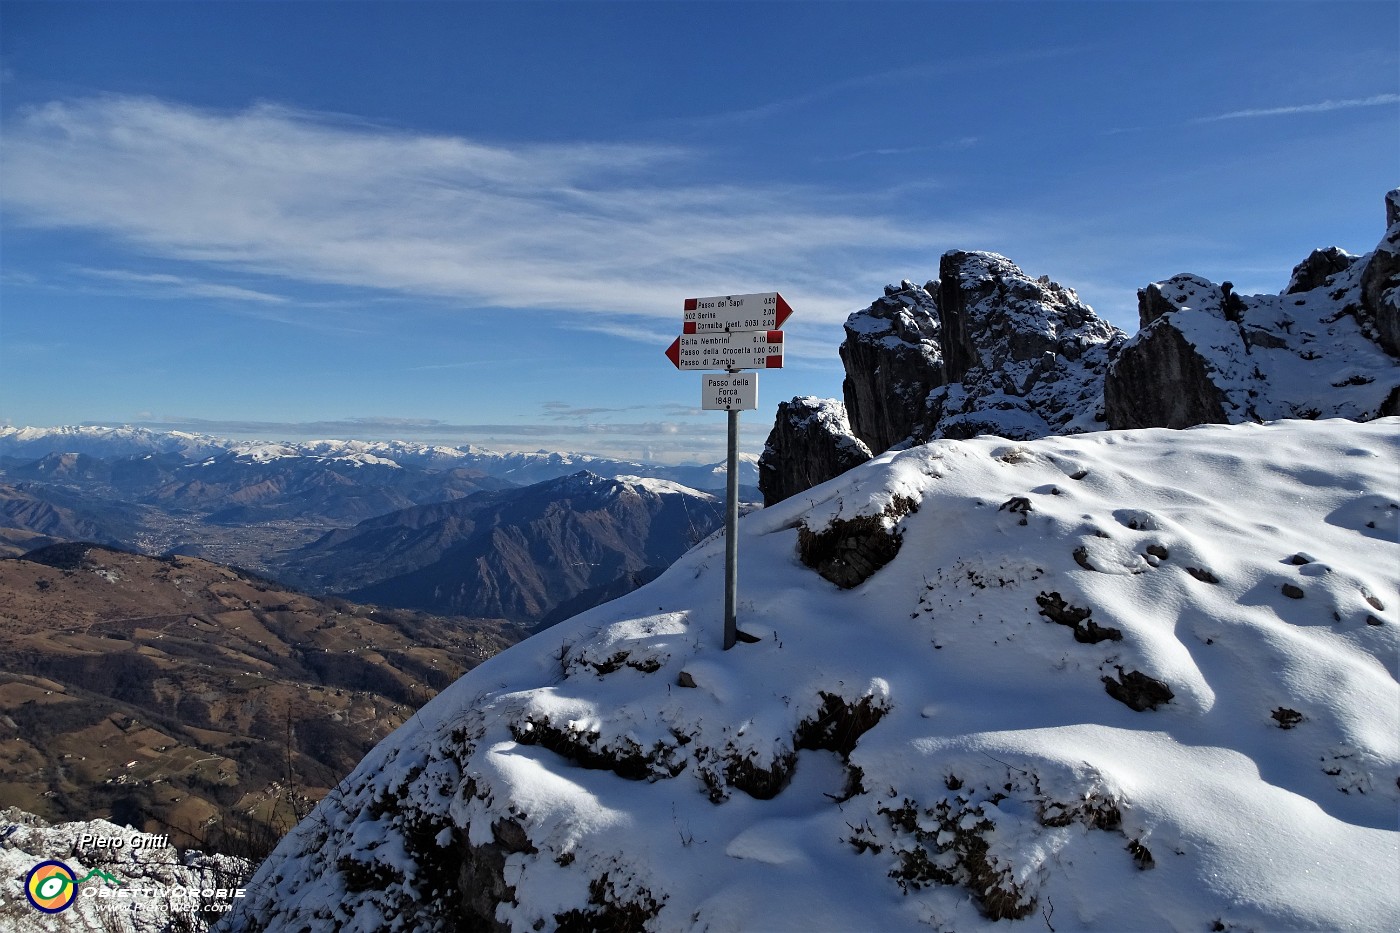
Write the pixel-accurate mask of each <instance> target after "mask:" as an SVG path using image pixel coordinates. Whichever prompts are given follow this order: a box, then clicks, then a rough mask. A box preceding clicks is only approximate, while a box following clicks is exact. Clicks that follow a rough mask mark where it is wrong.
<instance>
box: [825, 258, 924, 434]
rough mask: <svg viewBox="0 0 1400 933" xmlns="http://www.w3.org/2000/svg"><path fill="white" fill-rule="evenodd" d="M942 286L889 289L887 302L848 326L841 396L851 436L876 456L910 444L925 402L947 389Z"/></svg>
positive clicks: (911, 285)
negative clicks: (940, 316) (940, 307)
mask: <svg viewBox="0 0 1400 933" xmlns="http://www.w3.org/2000/svg"><path fill="white" fill-rule="evenodd" d="M937 289H938V283H937V282H929V283H928V284H927V285H926V286H925V287H923V288H920V287H919V286H917V285H915V284H914V283H912V282H910V281H909V280H907V279H906V280H905V281H903V282H901V283H900V284H899V285H898V286H894V285H887V286H885V294H884V296H883V297H881V298H878V299H876V300H875V301H874V302H873V303H872V304H871V305H870V307H869V308H866V309H864V310H862V311H857V312H856V313H854V314H852V315H851V316H850V317H849V318H847V320H846V339H845V340H844V341H843V342H842V344H841V362H842V363H843V364H844V365H845V367H846V378H845V380H844V381H843V382H842V384H841V391H842V393H843V394H844V395H845V398H846V413H847V415H848V417H849V419H850V423H851V430H852V432H853V433H854V434H855V436H856V437H858V438H860V440H861V442H862V443H864V444H865V446H866V447H868V448H870V450H872V451H879V452H882V451H885V450H888V449H889V448H891V447H893V446H894V445H895V444H898V443H900V442H901V441H903V440H905V439H907V438H908V437H909V436H910V434H911V433H913V432H914V430H915V428H916V427H918V426H919V425H920V424H921V423H922V422H923V418H924V400H925V399H926V398H927V397H928V394H929V392H930V390H932V389H934V388H936V387H937V386H940V385H942V384H943V382H944V379H943V354H942V350H941V349H940V347H939V339H938V332H939V323H938V302H937V300H936V299H935V298H934V292H936V291H937Z"/></svg>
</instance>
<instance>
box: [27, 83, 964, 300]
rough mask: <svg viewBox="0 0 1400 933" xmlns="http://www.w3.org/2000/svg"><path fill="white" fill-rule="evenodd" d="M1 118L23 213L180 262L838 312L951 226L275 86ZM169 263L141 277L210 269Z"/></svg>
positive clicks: (648, 151)
mask: <svg viewBox="0 0 1400 933" xmlns="http://www.w3.org/2000/svg"><path fill="white" fill-rule="evenodd" d="M4 129H5V141H6V144H5V147H4V149H3V151H0V170H3V173H4V176H5V178H6V189H7V190H6V198H5V209H6V211H7V212H8V213H9V216H10V218H11V219H12V220H15V221H18V222H21V223H25V224H30V225H34V226H38V227H44V228H72V229H81V230H86V231H96V232H99V233H102V234H106V235H108V236H110V237H112V238H114V239H116V240H118V241H120V242H122V243H124V244H126V245H128V246H129V247H131V248H134V249H139V250H140V251H141V252H143V253H145V254H147V255H153V256H156V257H160V258H165V259H167V260H178V261H182V262H193V263H203V264H206V265H208V266H211V267H214V268H222V269H224V270H237V271H238V272H241V273H255V274H259V275H266V276H273V277H280V278H283V279H286V280H290V281H297V282H309V283H315V284H323V285H337V286H350V287H357V288H370V289H379V290H383V291H386V292H391V293H398V294H407V295H412V296H430V297H437V298H445V299H449V300H452V301H457V302H461V303H463V304H470V305H483V306H495V307H507V308H516V307H534V308H558V309H569V310H577V311H583V312H594V313H595V314H596V315H598V316H600V317H602V318H607V319H611V320H613V321H618V320H620V319H625V318H627V317H634V318H635V317H638V316H644V317H653V318H656V317H665V318H668V319H669V318H670V317H673V316H674V314H675V312H676V309H675V308H673V307H671V306H670V304H669V303H664V304H663V303H661V302H659V301H658V295H676V294H682V293H685V294H688V293H690V292H691V291H692V290H694V289H697V288H699V289H705V288H711V289H713V290H714V291H715V292H719V291H734V290H736V289H742V288H746V287H751V288H753V289H754V290H761V289H762V288H764V287H772V283H773V281H774V279H775V277H780V278H781V280H782V281H783V282H788V283H792V284H791V285H790V286H788V287H790V288H791V289H792V290H793V292H794V293H805V294H808V295H811V296H812V297H813V298H814V299H815V300H818V301H820V302H821V303H820V304H816V305H813V306H812V307H811V308H810V309H809V308H808V307H804V314H806V313H816V314H825V315H828V316H832V317H834V316H836V315H844V313H846V312H847V311H849V310H850V308H851V307H853V306H854V305H855V304H858V303H863V302H861V301H860V299H859V298H858V297H857V295H856V294H855V293H854V292H850V290H851V288H852V285H851V283H852V282H858V281H859V280H860V278H861V276H860V274H859V270H860V269H861V268H862V266H863V265H864V264H865V262H866V261H868V258H869V257H871V256H875V255H880V256H884V257H886V258H888V256H890V255H891V254H899V253H900V252H901V251H905V252H907V251H914V250H917V249H919V248H921V247H923V246H925V244H927V243H928V242H930V241H931V240H932V239H934V238H935V236H937V234H935V233H933V232H931V231H930V230H929V229H928V228H927V227H925V228H922V229H920V228H916V227H914V226H913V225H911V224H909V223H908V222H907V220H904V221H897V220H895V219H893V218H888V217H882V216H879V215H872V214H871V212H870V211H869V210H868V208H867V207H864V206H862V205H861V204H859V203H856V202H855V201H853V200H850V199H847V198H843V197H841V196H838V195H835V194H831V193H828V192H822V191H819V190H815V189H808V188H799V187H794V186H773V185H766V186H762V185H742V184H727V185H726V184H709V185H696V184H692V183H689V182H688V181H687V172H686V166H687V165H688V162H689V160H690V158H691V155H690V154H689V153H687V152H684V151H682V150H679V149H676V148H673V147H664V146H653V145H643V144H611V145H601V144H589V143H575V144H567V145H534V144H532V145H524V144H522V145H502V144H486V143H481V142H476V141H473V140H469V139H465V138H462V137H455V136H432V135H426V134H421V133H409V132H404V131H401V130H395V129H387V128H383V127H378V126H373V125H368V124H365V123H363V122H355V121H351V120H347V119H331V118H327V117H325V116H324V115H317V114H308V113H305V112H300V111H295V110H290V109H287V108H284V107H279V106H274V105H268V104H263V105H257V106H253V107H250V108H248V109H246V110H242V111H238V112H214V111H208V110H200V109H195V108H191V107H186V106H182V105H178V104H174V103H170V102H167V101H161V100H155V99H150V98H137V97H121V96H109V97H100V98H92V99H86V100H78V101H66V102H54V103H50V104H47V105H45V106H42V107H38V108H33V109H30V110H28V111H25V112H23V113H20V114H18V115H16V116H15V117H14V118H13V119H11V120H10V121H8V122H7V124H6V126H5V128H4ZM942 236H944V237H945V238H950V236H951V234H950V233H948V232H944V233H943V234H942ZM157 278H158V277H151V278H150V279H148V280H147V281H146V284H148V285H151V286H156V285H163V286H167V287H171V288H177V287H186V288H191V289H193V288H196V287H197V286H195V285H194V284H192V283H189V282H182V281H181V280H179V279H178V278H177V277H171V279H172V280H164V279H161V280H157ZM133 281H134V280H133ZM837 282H841V283H843V285H842V286H840V287H834V286H833V283H837ZM229 288H237V287H235V286H229ZM204 289H205V292H206V296H208V297H230V298H233V297H240V298H243V299H247V300H252V301H263V302H266V303H275V302H276V300H277V299H276V296H275V295H273V294H271V293H270V292H269V293H262V294H259V293H258V292H256V291H254V290H249V291H245V292H238V291H222V294H214V292H219V291H221V289H219V288H218V287H216V286H212V285H206V286H204ZM848 292H850V293H849V294H848ZM785 294H786V292H785ZM838 309H839V310H838Z"/></svg>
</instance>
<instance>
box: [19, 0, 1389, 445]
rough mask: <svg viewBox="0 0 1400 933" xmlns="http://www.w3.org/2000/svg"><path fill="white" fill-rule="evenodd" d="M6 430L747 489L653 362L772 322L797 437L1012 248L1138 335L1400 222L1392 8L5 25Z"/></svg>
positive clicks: (576, 9) (472, 7)
mask: <svg viewBox="0 0 1400 933" xmlns="http://www.w3.org/2000/svg"><path fill="white" fill-rule="evenodd" d="M0 121H2V122H0V224H3V228H2V229H0V421H5V422H9V423H12V424H17V425H18V424H35V425H52V424H72V423H83V422H95V423H152V424H161V425H168V426H176V427H182V428H186V429H194V430H205V431H208V432H210V433H216V434H239V435H243V436H246V435H249V434H252V435H257V436H262V437H266V438H269V439H283V438H295V437H307V436H319V437H324V436H340V437H346V436H358V437H403V438H412V439H424V440H435V441H449V442H452V443H462V442H466V441H471V442H474V443H479V444H484V445H487V446H493V447H497V448H500V449H536V448H541V447H545V448H550V449H571V450H582V451H588V452H594V453H605V454H613V455H625V456H630V457H647V458H651V459H658V460H665V461H676V460H687V459H690V460H703V461H710V460H717V459H720V458H721V457H722V456H723V450H724V416H723V415H722V414H720V413H717V412H700V411H698V410H697V406H698V404H699V379H700V377H699V375H697V374H694V373H678V372H677V371H675V370H674V369H673V368H672V367H671V365H670V363H669V362H667V360H666V358H665V357H664V356H663V355H662V352H663V350H664V349H665V347H666V346H667V344H669V343H670V341H671V340H672V339H673V337H674V336H675V335H676V334H677V333H679V331H680V321H681V307H682V301H683V299H685V298H687V297H696V296H701V295H713V294H727V293H742V292H752V291H772V290H777V291H780V292H782V293H783V295H784V296H785V297H786V298H787V299H788V301H789V303H790V304H791V305H792V307H793V309H794V316H793V318H792V319H791V320H790V321H789V322H788V324H787V326H786V330H787V332H788V340H789V341H790V342H789V347H788V363H787V368H785V369H784V370H782V371H771V372H766V373H763V374H762V377H761V379H760V387H759V404H760V409H759V411H757V412H754V413H748V414H746V415H745V416H744V418H743V426H744V427H743V444H744V447H745V448H746V449H747V450H749V451H751V452H754V453H756V452H758V451H759V450H760V449H761V447H762V441H763V437H764V436H765V435H766V433H767V431H768V428H769V427H770V426H771V421H772V411H773V407H774V406H775V405H776V403H777V402H778V401H780V400H782V399H786V398H790V397H792V396H794V395H822V396H835V397H839V396H840V381H841V375H842V373H841V367H840V362H839V359H838V357H837V345H838V344H839V342H840V339H841V327H840V325H841V322H842V321H843V320H844V319H845V317H846V315H847V314H849V313H850V312H851V311H853V310H856V309H858V308H860V307H863V306H865V305H867V304H869V302H870V301H871V300H872V299H873V298H874V297H876V296H877V295H879V294H880V293H881V287H882V286H883V285H884V284H885V283H886V282H893V281H898V280H899V279H902V278H909V279H913V280H915V281H917V282H920V283H922V282H924V281H926V280H927V279H929V278H932V277H935V276H936V275H937V269H938V257H939V256H940V255H941V254H942V253H943V252H945V251H946V250H949V249H954V248H957V249H988V250H994V251H996V252H1000V253H1003V254H1005V255H1007V256H1009V257H1011V258H1012V259H1013V260H1014V261H1016V262H1017V263H1018V264H1019V265H1021V267H1022V268H1024V269H1025V270H1026V271H1028V272H1030V273H1031V274H1033V275H1040V274H1048V275H1050V276H1051V277H1052V278H1054V279H1056V280H1057V281H1059V282H1062V283H1063V284H1065V285H1068V286H1070V287H1072V288H1075V289H1076V290H1077V291H1078V292H1079V294H1080V296H1081V297H1083V298H1084V299H1085V300H1086V301H1088V302H1089V303H1090V304H1092V305H1093V306H1094V307H1095V308H1096V309H1097V310H1098V311H1099V312H1100V314H1102V315H1103V316H1105V317H1107V318H1108V319H1109V320H1111V321H1113V322H1114V323H1116V324H1117V325H1118V326H1120V327H1123V328H1124V329H1126V330H1129V331H1130V332H1131V331H1133V330H1135V329H1136V297H1135V292H1136V289H1138V288H1140V287H1142V286H1143V285H1145V284H1147V283H1148V282H1150V281H1154V280H1158V279H1162V278H1166V277H1167V276H1169V275H1172V274H1174V273H1177V272H1183V271H1191V272H1196V273H1198V274H1201V275H1205V276H1207V277H1209V278H1212V279H1214V280H1216V281H1220V280H1222V279H1230V280H1232V281H1233V282H1235V284H1236V287H1237V288H1238V289H1239V290H1241V291H1244V292H1257V291H1278V290H1279V289H1280V288H1282V287H1283V285H1284V284H1285V283H1286V281H1287V278H1288V273H1289V270H1290V269H1291V268H1292V266H1293V265H1294V264H1295V263H1296V262H1298V261H1299V260H1301V259H1302V258H1303V257H1304V256H1306V255H1307V253H1308V252H1309V251H1310V250H1311V249H1313V248H1314V247H1318V246H1326V245H1338V246H1342V247H1344V248H1346V249H1348V250H1351V251H1352V252H1366V251H1368V250H1370V249H1371V248H1372V247H1373V246H1374V245H1375V243H1376V242H1377V241H1378V240H1379V238H1380V235H1381V233H1382V225H1383V217H1384V214H1383V207H1382V197H1383V194H1384V192H1385V191H1386V190H1387V189H1388V188H1390V187H1393V186H1395V185H1396V184H1397V183H1400V177H1397V175H1400V173H1397V167H1400V6H1397V5H1396V4H1394V3H1389V2H1387V3H1374V4H1368V3H1322V4H1306V3H1298V4H1293V3H1244V4H1230V3H1170V4H1154V3H1079V4H1070V3H1054V2H1045V3H1032V4H1015V3H971V4H960V3H882V2H857V3H769V2H734V3H724V2H712V3H668V2H652V3H646V2H631V3H589V2H580V3H500V4H497V3H419V2H405V3H348V2H343V3H254V2H243V3H217V2H216V3H173V4H168V3H156V2H142V3H123V2H112V3H67V2H43V3H21V2H12V0H0Z"/></svg>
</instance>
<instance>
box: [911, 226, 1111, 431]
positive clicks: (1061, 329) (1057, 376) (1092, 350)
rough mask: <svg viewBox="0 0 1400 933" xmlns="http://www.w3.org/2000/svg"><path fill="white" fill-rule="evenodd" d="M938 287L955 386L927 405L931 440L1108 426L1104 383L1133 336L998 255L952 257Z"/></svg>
mask: <svg viewBox="0 0 1400 933" xmlns="http://www.w3.org/2000/svg"><path fill="white" fill-rule="evenodd" d="M939 280H940V288H939V311H940V319H941V323H942V333H941V337H942V339H941V345H942V348H943V365H944V368H945V370H946V377H947V379H946V382H947V384H946V386H945V387H944V388H943V389H941V390H938V391H936V392H934V393H933V394H932V395H930V397H929V400H928V411H927V414H926V428H925V431H924V435H923V436H924V437H925V438H927V439H933V438H939V437H952V438H967V437H973V436H976V435H977V434H988V433H991V434H999V435H1001V436H1003V437H1008V438H1013V439H1018V440H1028V439H1031V438H1037V437H1045V436H1046V435H1049V434H1076V433H1079V432H1081V431H1088V430H1097V429H1098V428H1100V427H1102V419H1103V416H1102V413H1101V403H1102V398H1101V395H1102V384H1103V376H1104V373H1105V372H1106V371H1107V367H1108V363H1109V360H1110V359H1112V356H1113V354H1114V352H1115V351H1116V350H1117V348H1118V346H1120V345H1121V344H1122V343H1123V342H1124V341H1125V340H1126V339H1127V335H1126V334H1124V333H1123V332H1122V331H1120V330H1118V328H1116V327H1114V326H1113V325H1112V324H1109V323H1108V322H1107V321H1104V320H1103V319H1101V318H1099V317H1098V315H1096V314H1095V313H1094V311H1093V309H1092V308H1090V307H1089V306H1088V305H1086V304H1084V303H1083V302H1082V301H1080V300H1079V296H1078V295H1076V294H1075V293H1074V290H1073V289H1069V288H1065V287H1064V286H1062V285H1059V284H1058V283H1056V282H1052V281H1051V280H1050V279H1049V278H1048V277H1046V276H1041V277H1040V278H1038V279H1033V278H1031V277H1030V276H1028V275H1026V274H1025V273H1024V272H1022V271H1021V270H1020V269H1019V268H1018V267H1017V266H1016V264H1015V263H1013V262H1012V261H1011V260H1009V259H1007V258H1006V257H1005V256H1000V255H997V254H996V253H980V252H964V251H961V250H952V251H950V252H948V253H945V254H944V255H943V259H942V262H941V264H940V267H939Z"/></svg>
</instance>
